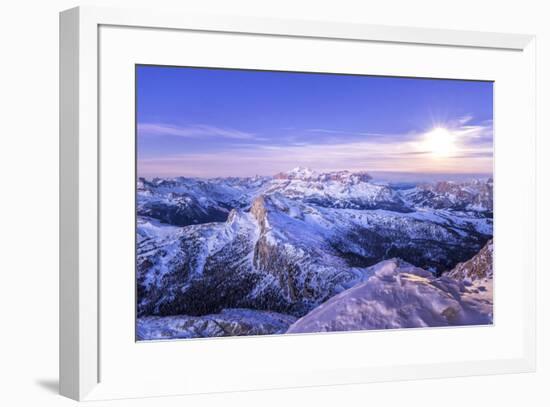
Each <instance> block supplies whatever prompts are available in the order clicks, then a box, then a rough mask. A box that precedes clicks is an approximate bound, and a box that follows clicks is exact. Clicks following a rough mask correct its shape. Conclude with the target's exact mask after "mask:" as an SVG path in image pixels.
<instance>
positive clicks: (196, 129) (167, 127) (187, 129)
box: [137, 123, 257, 140]
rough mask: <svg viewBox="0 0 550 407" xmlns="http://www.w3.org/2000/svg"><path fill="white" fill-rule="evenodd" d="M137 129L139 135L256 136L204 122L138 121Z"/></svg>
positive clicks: (188, 136) (242, 138)
mask: <svg viewBox="0 0 550 407" xmlns="http://www.w3.org/2000/svg"><path fill="white" fill-rule="evenodd" d="M137 131H138V135H139V136H175V137H187V138H196V137H221V138H226V139H236V140H252V139H256V138H257V137H256V135H255V134H254V133H248V132H244V131H240V130H235V129H230V128H222V127H216V126H210V125H205V124H197V125H190V126H176V125H172V124H163V123H139V124H138V126H137Z"/></svg>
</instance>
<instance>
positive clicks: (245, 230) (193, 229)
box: [137, 168, 493, 339]
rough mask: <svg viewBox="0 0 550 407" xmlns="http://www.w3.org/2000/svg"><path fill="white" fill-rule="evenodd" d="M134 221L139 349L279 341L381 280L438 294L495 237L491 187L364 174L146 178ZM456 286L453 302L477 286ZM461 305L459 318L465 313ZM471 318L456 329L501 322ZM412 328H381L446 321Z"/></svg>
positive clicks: (486, 182)
mask: <svg viewBox="0 0 550 407" xmlns="http://www.w3.org/2000/svg"><path fill="white" fill-rule="evenodd" d="M137 215H138V216H137V294H138V298H137V301H138V303H137V310H138V317H139V318H138V337H139V338H141V339H159V338H166V337H167V338H172V337H178V338H179V337H197V336H199V337H202V336H219V335H247V334H267V333H282V332H284V331H286V328H287V327H288V326H290V325H291V324H292V323H293V322H294V321H295V320H296V319H297V318H302V317H303V318H302V320H300V321H303V319H304V318H306V316H308V315H311V313H313V312H315V310H316V309H319V306H321V305H322V304H328V302H329V301H336V299H337V298H339V297H338V296H341V295H343V294H344V293H346V292H348V291H349V290H353V289H359V287H360V286H361V284H370V285H374V281H375V280H374V279H377V278H378V279H380V281H381V282H385V281H389V280H391V281H392V282H391V283H390V282H388V284H390V285H391V286H392V287H394V288H395V289H397V288H396V287H397V284H398V282H399V284H401V285H402V283H403V284H405V285H406V284H409V286H410V285H411V284H413V285H414V284H417V285H418V287H416V288H417V289H420V291H419V292H430V293H431V291H433V290H436V289H440V288H437V287H440V286H443V285H444V284H443V283H442V282H443V281H447V280H452V281H459V280H460V281H462V280H463V279H464V278H465V276H466V274H467V273H466V272H460V273H459V271H454V270H453V271H454V274H452V273H449V272H448V271H449V270H451V269H453V268H455V266H456V267H459V266H460V265H459V263H460V262H467V261H468V260H470V259H471V258H472V257H474V256H475V255H476V254H477V253H478V252H479V251H480V249H482V248H483V247H484V246H485V245H486V243H487V241H489V239H491V238H492V233H493V232H492V223H493V222H492V180H491V179H489V180H472V181H471V182H462V183H453V182H445V183H437V184H422V185H416V186H414V187H412V188H408V189H397V188H393V187H392V186H391V185H388V184H385V183H377V182H376V181H375V180H373V179H372V178H371V177H370V175H369V174H367V173H364V172H350V171H337V172H327V173H318V172H315V171H312V170H310V169H305V168H295V169H294V170H292V171H289V172H286V173H279V174H276V175H274V176H273V177H250V178H215V179H207V180H204V179H195V178H184V177H180V178H173V179H158V178H156V179H153V180H145V179H139V181H138V185H137ZM491 248H492V246H491ZM464 264H467V263H464ZM457 265H458V266H457ZM462 267H466V266H462ZM468 267H469V268H468ZM466 268H468V270H469V269H470V268H471V266H467V267H466ZM411 270H412V271H411ZM419 270H421V271H419ZM470 274H471V273H470ZM390 275H391V276H393V277H392V278H393V279H390V278H389V277H388V276H390ZM377 276H378V277H377ZM411 276H415V277H411ZM491 278H492V275H491ZM422 279H424V280H425V281H423V284H425V285H424V286H420V285H419V284H420V280H422ZM371 281H372V282H371ZM409 281H410V282H409ZM369 282H370V283H369ZM380 284H381V283H380ZM380 284H378V285H377V287H379V288H380V287H382V286H381V285H380ZM456 284H457V287H458V288H456V287H454V286H453V287H454V288H452V287H451V285H449V287H447V288H446V289H447V291H448V292H449V293H451V292H452V293H455V294H456V292H457V291H456V290H460V289H461V287H462V286H465V285H464V284H470V282H467V283H462V282H457V283H456ZM460 284H462V285H460ZM411 287H412V286H411ZM411 287H409V288H411ZM434 287H435V288H434ZM387 288H388V287H385V288H384V289H387ZM455 288H456V289H455ZM411 289H412V288H411ZM453 290H454V291H453ZM357 293H364V290H363V289H361V290H359V291H357ZM357 293H356V294H357ZM356 294H354V295H356ZM430 295H431V294H430ZM434 295H435V294H434ZM442 295H447V294H442ZM448 295H451V296H452V294H448ZM465 295H466V294H465ZM426 298H428V294H427V297H426ZM426 301H428V299H426ZM449 301H450V300H449ZM455 301H457V303H458V305H456V304H454V303H453V304H454V305H453V306H454V308H452V307H451V308H452V309H457V307H458V306H461V307H464V304H465V303H464V301H462V302H461V301H459V300H456V299H455ZM440 303H442V302H441V301H440ZM449 306H451V305H449ZM474 308H475V307H474ZM491 308H492V307H491ZM465 309H466V308H464V310H463V312H462V314H460V313H459V314H460V315H461V316H460V317H458V316H457V317H456V318H455V319H453V321H454V324H463V323H487V321H489V320H491V319H492V311H491V314H490V315H489V313H488V312H486V310H483V311H480V315H481V314H483V316H479V318H478V317H475V318H474V317H472V316H471V315H473V314H471V313H472V312H473V311H471V310H470V309H469V308H468V310H465ZM475 309H477V308H475ZM439 311H441V310H439V309H438V310H437V312H439ZM451 312H452V311H448V313H451ZM239 315H241V316H242V318H240V317H239ZM411 315H412V314H411ZM457 315H458V314H457ZM411 318H412V316H411V317H410V318H409V319H407V318H403V319H398V318H396V319H393V320H392V321H393V322H392V321H387V325H384V326H388V327H393V326H397V325H400V326H409V325H410V326H416V325H415V324H417V325H418V326H423V325H422V324H425V325H435V324H436V322H435V321H436V319H437V318H436V319H430V320H427V321H424V322H420V321H419V320H416V322H414V321H413V320H412V319H411ZM434 318H435V317H434ZM300 321H298V322H296V324H298V323H299V322H300ZM407 321H408V322H407ZM411 321H413V322H411ZM438 321H440V322H441V320H440V319H438ZM220 324H221V325H223V326H224V327H225V328H223V329H222V328H220V326H221V325H220ZM296 324H295V325H293V328H292V330H293V331H295V332H298V331H297V330H296V329H298V328H296V327H295V326H296ZM300 324H301V325H300V326H304V325H303V324H302V322H300ZM437 324H439V325H441V323H437ZM307 326H313V325H311V324H309V323H308V325H307ZM371 326H372V327H375V326H374V325H372V324H371V325H366V326H365V328H368V327H371ZM201 327H202V328H201ZM215 327H218V328H215ZM300 329H303V328H300ZM307 329H310V328H307ZM343 329H344V328H343ZM347 329H354V328H353V327H348V328H347ZM356 329H363V327H362V326H358V327H357V328H356ZM319 330H326V329H324V328H322V329H321V328H319Z"/></svg>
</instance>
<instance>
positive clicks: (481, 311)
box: [287, 242, 493, 333]
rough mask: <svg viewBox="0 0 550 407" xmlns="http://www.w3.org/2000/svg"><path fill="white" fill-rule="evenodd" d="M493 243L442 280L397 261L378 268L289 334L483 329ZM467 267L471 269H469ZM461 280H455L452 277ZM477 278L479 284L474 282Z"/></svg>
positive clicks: (489, 314)
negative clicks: (455, 326) (399, 329)
mask: <svg viewBox="0 0 550 407" xmlns="http://www.w3.org/2000/svg"><path fill="white" fill-rule="evenodd" d="M492 247H493V245H492V242H489V243H488V244H487V246H485V248H483V249H482V251H481V252H480V253H479V254H478V255H477V256H475V257H474V258H473V259H472V260H470V261H469V262H466V263H464V264H459V265H458V266H457V268H460V270H463V269H464V268H465V267H466V268H468V269H469V270H471V269H472V267H473V265H482V267H480V268H478V269H477V270H476V272H475V273H469V274H468V275H467V276H465V275H463V273H459V272H458V270H453V271H451V272H449V273H447V274H446V275H443V276H442V277H440V278H435V277H434V276H433V274H432V273H430V272H428V271H425V270H423V269H421V268H418V267H414V266H412V265H410V264H408V263H405V262H402V261H400V260H397V259H392V260H386V261H383V262H381V263H379V264H377V265H375V266H373V267H372V268H371V269H372V272H373V275H372V276H371V277H370V278H369V279H368V280H367V281H366V282H364V283H360V284H358V285H356V286H354V287H352V288H350V289H348V290H346V291H344V292H342V293H340V294H338V295H336V296H334V297H333V298H331V299H330V300H328V301H326V302H325V303H323V304H322V305H320V306H319V307H317V308H315V309H314V310H313V311H311V312H310V313H309V314H307V315H306V316H304V317H302V318H301V319H299V320H298V321H297V322H296V323H294V324H293V325H292V326H291V327H290V328H289V329H288V331H287V332H288V333H306V332H325V331H353V330H364V329H388V328H417V327H426V326H450V325H484V324H492V322H493V302H492V298H493V295H492V287H493V274H492V255H493V250H492ZM465 265H466V266H465ZM453 275H454V276H458V278H453V277H452V276H453ZM474 275H475V278H472V276H474Z"/></svg>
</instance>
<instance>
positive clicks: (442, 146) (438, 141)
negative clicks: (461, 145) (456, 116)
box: [422, 127, 456, 157]
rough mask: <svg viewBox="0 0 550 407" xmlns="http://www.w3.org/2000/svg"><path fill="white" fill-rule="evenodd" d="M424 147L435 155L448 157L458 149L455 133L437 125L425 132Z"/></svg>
mask: <svg viewBox="0 0 550 407" xmlns="http://www.w3.org/2000/svg"><path fill="white" fill-rule="evenodd" d="M422 147H423V148H424V149H425V150H426V151H429V152H430V153H431V154H433V155H434V156H435V157H448V156H450V155H451V154H453V153H454V152H455V151H456V146H455V135H454V134H453V133H452V132H451V131H450V130H448V129H446V128H444V127H436V128H435V129H433V130H432V131H430V132H428V133H426V134H425V136H424V140H423V141H422Z"/></svg>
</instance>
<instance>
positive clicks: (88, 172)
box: [60, 7, 536, 400]
mask: <svg viewBox="0 0 550 407" xmlns="http://www.w3.org/2000/svg"><path fill="white" fill-rule="evenodd" d="M104 27H108V28H113V27H115V28H117V29H124V30H130V29H133V30H135V29H137V30H141V31H143V32H142V33H141V34H140V35H142V36H148V35H150V36H152V35H153V34H152V33H153V32H161V31H162V32H166V33H168V32H188V33H198V34H201V33H209V34H220V35H222V34H223V35H224V36H231V35H253V36H256V37H262V38H264V37H265V38H276V39H278V38H280V39H284V40H285V41H293V40H297V39H304V40H312V41H313V40H327V41H332V42H334V41H335V40H338V41H341V42H344V43H371V44H381V45H384V44H386V45H391V44H397V45H407V46H408V45H415V46H421V47H424V49H425V52H426V53H428V54H429V53H430V52H431V51H430V50H434V49H441V48H442V47H443V48H452V49H463V50H479V52H482V51H483V52H485V51H487V52H489V51H490V52H492V53H493V55H494V56H495V57H496V55H498V53H501V52H502V53H508V54H509V55H513V58H514V61H515V62H514V63H515V64H516V63H517V65H514V68H515V72H516V73H515V75H516V76H517V77H516V78H515V80H516V81H517V82H518V83H516V84H515V85H514V86H510V89H511V90H512V89H517V91H518V92H520V93H521V94H520V95H519V98H521V108H520V112H519V113H518V116H519V117H518V118H516V119H515V120H520V119H521V120H522V125H521V130H522V135H521V143H522V144H521V148H516V149H515V150H516V154H517V156H518V158H517V162H518V163H519V166H520V167H521V169H520V168H518V169H517V172H518V174H517V176H518V179H519V180H520V182H521V186H522V192H523V193H522V198H523V201H522V202H523V206H522V208H523V210H521V211H520V213H518V215H517V216H518V217H519V218H518V220H517V222H516V223H515V224H514V225H511V226H510V227H507V226H506V225H505V222H507V221H506V220H505V218H506V216H504V214H505V211H506V208H504V206H502V208H503V209H502V212H501V213H502V214H503V215H502V217H501V218H500V220H498V216H499V215H498V210H499V209H498V205H499V201H498V194H499V192H498V188H499V187H498V182H499V177H500V175H499V171H498V164H497V171H496V183H497V186H496V189H497V197H496V207H497V209H496V211H495V213H496V217H495V219H496V221H495V226H496V227H495V236H497V237H496V238H495V239H499V235H498V233H501V235H502V236H504V233H505V232H506V231H507V230H510V231H515V233H517V234H519V236H517V239H519V240H521V247H519V248H518V251H519V254H518V257H519V259H518V264H519V265H520V267H518V268H520V270H519V271H517V270H516V273H517V274H518V275H517V276H516V278H517V279H518V286H519V287H520V289H521V295H520V296H519V297H518V298H519V300H518V303H517V304H516V305H515V306H517V307H518V315H519V317H518V321H517V327H516V328H514V329H515V331H514V335H511V336H513V337H514V340H515V342H514V344H513V346H511V347H510V349H511V350H510V352H509V353H505V352H503V353H502V354H501V355H500V356H498V357H497V356H494V357H491V358H488V359H483V358H482V357H476V358H474V359H472V360H466V359H464V360H460V361H454V362H449V361H441V362H440V361H438V360H434V361H431V362H430V363H424V364H419V363H414V362H412V363H407V362H405V363H403V364H399V363H398V361H395V362H392V363H393V364H388V363H386V364H379V365H372V366H367V365H360V364H358V365H357V366H355V367H354V366H353V363H352V362H350V364H349V365H346V366H345V367H342V366H336V364H335V363H333V365H330V363H329V365H328V366H326V367H325V368H319V367H313V368H312V369H311V371H307V372H304V371H294V370H292V366H291V367H288V368H281V369H279V370H277V369H273V371H270V369H269V368H265V369H264V370H263V371H262V373H263V374H264V377H263V380H259V379H258V380H253V379H252V378H253V377H255V376H256V375H258V372H259V370H254V369H249V370H246V371H245V369H243V370H242V371H239V369H240V368H238V367H237V368H235V369H236V370H237V371H236V372H235V374H234V376H235V377H233V378H231V380H229V378H228V380H227V381H224V379H223V376H220V377H219V378H218V377H212V378H211V382H210V383H206V381H207V377H208V374H205V375H203V376H202V377H201V375H200V374H198V373H197V374H196V376H197V377H195V378H185V375H184V374H183V375H184V376H183V378H184V380H181V381H182V384H181V385H180V386H179V387H178V385H177V384H174V383H172V382H170V381H169V380H168V379H167V380H166V382H165V383H161V384H159V382H162V381H163V378H164V376H165V375H166V376H168V375H170V374H172V375H173V374H174V372H173V371H171V370H170V369H168V370H167V372H166V373H159V372H158V371H156V372H154V376H156V380H154V378H153V377H151V379H152V380H149V381H147V380H145V381H144V382H139V383H138V382H136V381H132V380H131V379H128V380H126V381H123V380H121V379H120V376H121V372H122V371H123V370H124V369H126V370H127V371H130V370H131V369H132V367H131V366H130V364H131V363H132V360H131V359H129V358H126V359H124V360H123V359H121V360H120V361H119V364H124V365H125V366H124V368H121V369H120V370H117V372H116V374H115V373H112V374H111V373H109V371H108V370H109V369H107V371H105V367H106V366H107V367H108V366H109V365H112V364H110V363H108V362H109V361H106V360H105V359H103V358H104V357H105V356H104V355H105V354H112V353H113V351H111V350H109V349H111V348H110V347H109V344H108V343H105V340H106V339H105V338H106V337H109V335H107V334H106V333H105V332H104V329H102V324H101V323H100V320H101V318H103V317H104V315H103V314H102V311H101V310H102V302H104V301H108V296H109V295H108V294H106V295H104V293H103V292H102V289H101V287H102V284H104V281H102V273H101V272H100V268H101V267H100V266H101V265H102V264H104V263H102V261H105V260H104V256H103V253H102V252H101V247H102V238H103V235H102V231H101V225H102V223H101V217H102V214H103V213H102V211H101V210H102V206H101V202H102V201H101V195H102V193H103V189H102V188H103V186H102V184H101V180H102V177H101V174H102V173H104V172H105V169H106V168H107V166H108V165H109V164H108V158H105V157H104V156H103V155H102V151H104V150H103V149H104V148H105V145H104V143H103V142H104V141H105V140H102V139H101V137H100V135H99V133H100V127H101V121H102V120H103V119H104V117H102V116H101V114H100V112H101V107H100V106H101V103H102V99H101V97H102V95H101V93H100V89H101V86H100V71H101V61H100V56H103V57H105V55H103V54H101V49H100V48H101V47H102V46H103V45H104V43H103V42H102V41H109V38H113V37H109V36H101V35H100V31H101V29H102V28H104ZM147 30H149V33H150V34H147V33H145V32H144V31H147ZM143 38H145V37H142V40H143ZM174 41H179V39H174ZM144 47H146V46H145V45H144ZM106 48H108V47H106ZM157 51H158V50H157ZM158 52H160V51H158ZM381 52H385V51H381ZM121 53H122V54H123V52H121ZM508 54H507V55H508ZM106 55H107V56H108V55H111V54H109V53H107V54H106ZM380 69H383V68H380ZM421 69H423V68H415V67H412V68H411V70H410V71H411V72H410V76H414V75H415V74H417V75H418V74H421V72H422V71H421ZM494 69H497V68H494ZM501 69H503V70H504V69H505V67H501ZM441 72H444V70H443V68H442V71H441ZM480 72H481V68H480ZM487 72H488V71H487ZM487 72H481V73H479V74H476V73H475V72H473V71H470V72H465V73H464V74H463V75H464V77H467V78H470V77H476V76H479V77H480V78H486V79H489V78H490V73H487ZM507 74H508V75H514V73H513V72H509V73H507ZM451 77H452V76H451ZM510 77H511V76H510ZM516 85H518V86H516ZM519 85H521V86H519ZM534 95H535V39H534V37H533V36H530V35H521V34H503V33H481V32H468V31H452V30H439V29H423V28H410V27H388V26H376V25H362V24H346V23H333V22H317V21H293V20H277V19H267V18H251V17H234V16H231V17H230V16H215V15H195V14H179V13H173V12H161V11H158V10H154V11H150V10H118V9H107V8H96V7H78V8H74V9H70V10H67V11H64V12H62V13H61V15H60V392H61V394H62V395H65V396H67V397H70V398H72V399H75V400H97V399H107V398H124V397H140V396H152V395H176V394H191V393H199V392H211V391H229V390H251V389H267V388H281V387H301V386H312V385H327V384H343V383H365V382H370V381H380V380H402V379H414V378H418V379H420V378H428V377H444V376H462V375H475V374H496V373H511V372H528V371H533V370H534V368H535V272H534V270H535V252H534V250H535V249H534V248H535V241H534V239H535V215H534V212H535V211H534V206H535V183H534V177H535V139H536V134H535V128H536V126H535V107H536V106H535V97H534ZM127 97H133V95H127ZM496 109H499V106H498V102H497V104H496ZM510 120H512V119H510ZM510 123H512V122H510ZM131 125H132V126H133V123H131ZM496 126H497V132H498V131H500V130H499V126H500V124H499V122H498V121H497V122H496ZM501 134H505V131H502V133H501ZM498 137H499V136H497V140H498ZM502 140H503V142H502V143H501V144H500V145H501V146H502V147H500V146H499V142H498V141H497V143H496V145H497V147H496V150H495V151H496V152H495V154H496V161H497V163H498V162H499V160H500V158H499V155H502V157H503V158H502V160H501V161H500V162H501V164H500V165H501V168H503V170H502V174H505V170H504V168H505V165H504V164H502V163H503V162H504V161H506V157H507V155H506V154H508V151H513V150H514V148H513V145H512V141H510V140H509V138H504V137H503V139H502ZM507 143H508V144H507ZM131 153H132V154H133V150H132V152H131ZM108 168H109V171H115V169H113V167H112V166H109V167H108ZM132 173H133V169H132ZM506 175H508V176H512V175H510V174H508V173H506ZM501 179H503V180H504V178H501ZM502 182H503V184H501V185H504V182H505V181H502ZM134 185H135V182H134V184H133V185H131V187H132V189H133V187H134ZM505 192H506V191H505V188H502V196H505ZM502 201H503V202H504V199H503V200H502ZM503 205H504V204H503ZM128 211H129V212H131V211H133V207H131V208H128ZM107 216H109V215H108V214H107ZM499 222H500V223H499ZM514 228H515V229H514ZM499 230H502V231H504V232H499ZM132 239H133V237H132ZM505 240H506V239H504V238H502V241H503V243H502V246H501V247H502V248H503V250H502V251H501V253H503V254H502V256H505V255H506V254H505V252H506V251H507V250H506V247H505V246H506V242H505ZM509 240H513V238H512V239H509ZM498 244H499V243H497V248H498ZM497 253H498V249H497ZM497 256H498V254H497ZM501 258H502V260H501V262H500V263H499V262H498V261H497V266H496V270H497V271H496V274H497V276H498V273H499V268H498V267H499V264H502V266H501V267H502V269H504V268H505V267H506V265H505V261H504V257H501ZM509 267H512V266H509ZM103 276H104V275H103ZM104 277H105V276H104ZM497 279H498V277H497ZM503 281H504V280H503ZM497 284H499V283H497ZM502 287H503V291H501V292H502V294H497V295H501V297H500V298H501V300H502V301H503V303H505V302H506V300H507V299H510V298H509V293H507V292H506V290H505V288H506V284H504V283H503V284H502ZM128 290H130V291H131V290H133V286H130V287H128ZM497 290H498V288H497ZM128 295H129V294H128ZM497 312H498V311H497ZM519 319H521V320H519ZM129 322H130V323H133V321H129ZM496 325H497V326H498V319H497V323H496ZM504 325H505V323H503V324H501V326H504ZM452 329H455V328H452ZM452 329H448V330H443V331H442V330H439V331H438V332H439V333H441V332H444V331H445V332H447V333H444V334H443V335H447V336H448V335H452V334H451V332H452ZM456 329H458V328H456ZM414 331H415V332H416V333H412V335H416V336H417V337H418V338H416V339H415V340H421V338H420V336H419V335H422V336H424V335H426V334H429V333H418V332H419V331H418V330H414ZM457 332H458V331H457ZM472 332H473V329H472V330H470V333H466V334H465V335H473V333H472ZM487 332H488V331H487V328H485V331H480V335H487ZM132 334H133V333H132ZM364 334H365V333H361V334H359V335H364ZM367 334H368V333H367ZM349 335H352V336H353V335H355V336H353V338H354V339H353V340H354V341H355V342H353V341H352V342H350V343H357V339H358V338H359V339H361V338H366V337H360V336H358V334H338V335H326V336H324V337H323V339H321V340H320V341H321V342H319V340H318V339H315V337H314V336H313V335H304V336H301V337H297V336H289V337H285V338H284V339H282V338H272V339H269V340H270V341H272V342H269V344H270V345H269V346H270V347H271V349H274V352H275V354H276V353H277V349H279V348H278V347H279V346H281V348H280V350H282V349H286V348H290V347H293V346H295V347H297V348H300V347H302V346H303V347H306V348H307V347H315V346H322V345H323V344H324V345H331V346H332V345H335V344H337V343H339V341H343V340H346V339H345V338H346V337H349ZM370 335H371V337H372V336H373V335H378V333H377V332H372V333H370ZM393 335H394V337H395V338H398V337H400V338H401V339H396V340H402V341H403V340H408V339H407V337H409V336H410V335H411V334H409V333H407V332H404V331H395V332H394V334H393ZM495 335H496V334H495ZM500 335H502V334H500ZM495 337H497V336H495ZM499 338H500V337H499ZM229 341H232V339H228V340H220V341H191V342H192V343H193V345H188V346H189V347H191V346H192V347H194V350H193V351H194V352H199V351H202V352H210V351H212V352H221V353H224V354H225V353H227V352H238V350H239V349H240V350H241V351H243V352H244V351H245V350H247V349H250V351H251V353H253V352H255V351H256V350H258V349H260V348H261V346H266V345H265V344H267V343H268V342H267V339H266V338H247V339H244V341H247V342H244V341H243V339H241V338H239V339H237V343H238V345H236V346H235V347H234V348H231V350H229V347H228V346H230V345H228V344H229V343H231V342H229ZM273 341H276V342H273ZM277 341H278V342H277ZM311 342H316V343H314V344H311ZM125 343H129V342H125ZM181 343H182V342H180V344H181ZM262 344H263V345H262ZM134 345H135V344H134ZM310 345H311V346H310ZM125 346H126V345H125ZM127 346H130V345H127ZM136 346H141V347H142V348H140V349H143V345H141V344H140V345H136ZM145 346H147V345H146V344H145ZM155 346H157V349H160V348H159V347H162V346H164V349H163V350H162V351H161V352H162V353H163V354H166V353H168V354H169V352H170V350H169V349H168V351H167V350H166V349H167V348H166V347H167V346H168V347H172V349H175V347H174V346H175V345H174V346H173V345H172V344H167V343H165V344H164V345H163V344H162V343H157V344H156V345H155ZM177 346H179V347H180V349H181V346H182V345H177ZM183 346H185V345H183ZM285 347H286V348H285ZM113 349H114V348H113ZM253 349H256V350H253ZM105 350H106V351H107V353H105ZM119 350H121V349H119ZM128 355H131V354H130V353H128ZM191 363H196V362H192V361H191ZM157 367H158V366H157ZM113 372H114V370H113ZM143 374H145V375H147V374H148V373H147V369H145V372H144V373H143ZM180 374H182V373H181V372H180ZM152 375H153V373H152Z"/></svg>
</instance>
